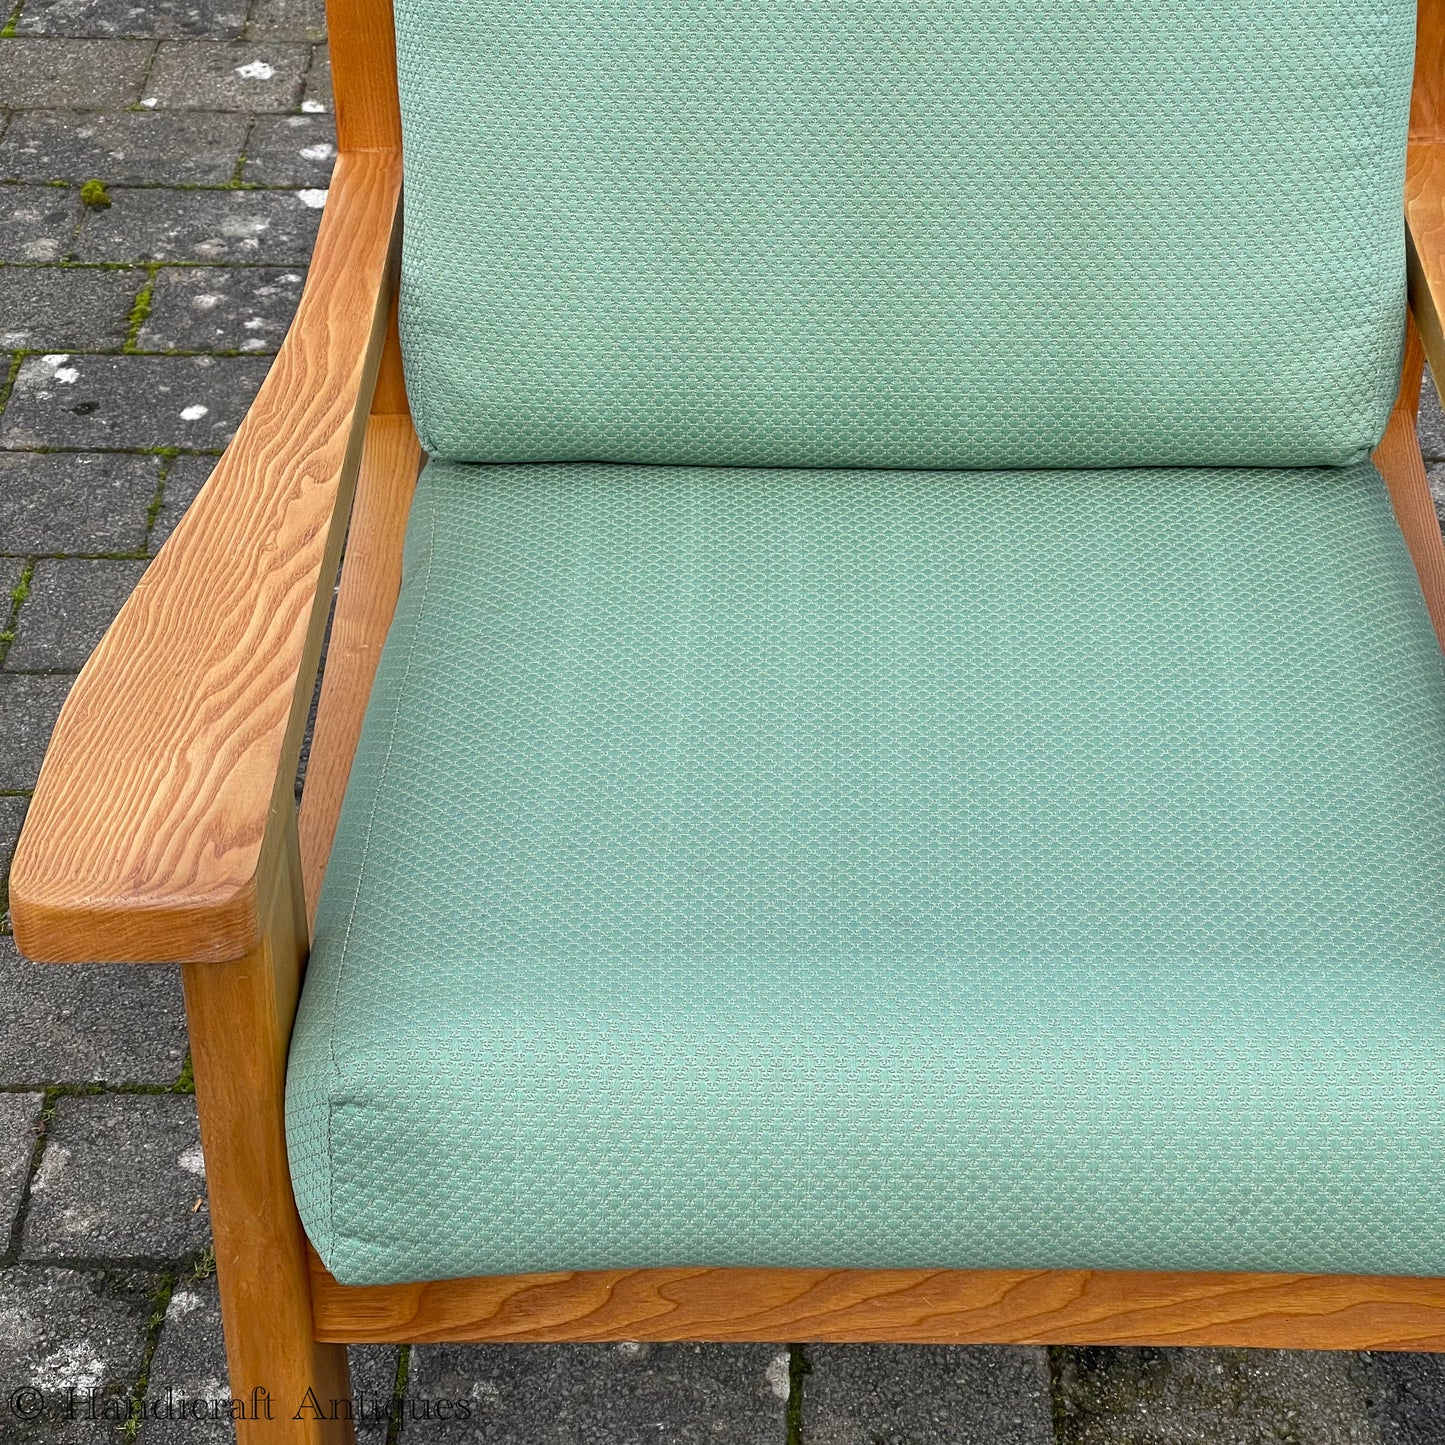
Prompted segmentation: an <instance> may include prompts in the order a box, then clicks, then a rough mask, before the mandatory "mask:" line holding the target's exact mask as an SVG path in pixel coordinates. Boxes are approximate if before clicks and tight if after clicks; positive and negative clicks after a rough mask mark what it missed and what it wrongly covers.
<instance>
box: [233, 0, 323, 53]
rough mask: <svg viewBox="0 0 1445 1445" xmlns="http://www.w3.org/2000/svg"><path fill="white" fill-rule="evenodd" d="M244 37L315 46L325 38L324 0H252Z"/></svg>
mask: <svg viewBox="0 0 1445 1445" xmlns="http://www.w3.org/2000/svg"><path fill="white" fill-rule="evenodd" d="M246 36H247V38H248V39H251V40H304V41H309V42H311V43H312V44H317V43H319V42H320V41H322V40H325V39H326V4H325V0H252V5H251V14H250V16H249V17H248V18H247V21H246Z"/></svg>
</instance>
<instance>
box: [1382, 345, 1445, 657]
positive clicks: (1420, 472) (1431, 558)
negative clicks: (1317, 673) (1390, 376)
mask: <svg viewBox="0 0 1445 1445" xmlns="http://www.w3.org/2000/svg"><path fill="white" fill-rule="evenodd" d="M1424 365H1425V353H1424V351H1423V350H1422V348H1421V345H1420V335H1419V332H1418V331H1416V329H1415V324H1414V322H1413V321H1408V320H1407V334H1406V338H1405V365H1404V369H1403V371H1402V373H1401V377H1400V395H1399V398H1398V399H1397V400H1396V402H1395V409H1394V411H1393V412H1391V414H1390V422H1389V425H1388V426H1387V427H1386V428H1385V435H1384V438H1383V440H1382V441H1381V442H1380V445H1379V446H1378V447H1377V448H1376V449H1375V465H1376V467H1378V468H1379V471H1380V475H1381V476H1382V477H1384V479H1385V485H1386V486H1387V487H1388V488H1389V492H1390V501H1391V503H1392V504H1393V506H1394V508H1395V520H1396V521H1397V522H1398V523H1399V525H1400V532H1401V534H1402V535H1403V536H1404V538H1405V545H1406V546H1407V547H1408V548H1409V549H1410V556H1411V559H1412V560H1413V561H1414V563H1415V571H1416V574H1417V575H1418V576H1419V578H1420V588H1421V590H1422V591H1423V592H1424V594H1425V605H1426V607H1427V608H1429V611H1430V620H1431V622H1432V623H1434V625H1435V636H1436V637H1437V638H1439V640H1440V645H1441V647H1442V648H1445V541H1442V539H1441V536H1440V520H1439V518H1438V517H1437V516H1436V515H1435V502H1434V499H1433V498H1432V497H1431V495H1430V484H1429V481H1428V480H1427V479H1426V476H1425V463H1424V461H1423V460H1422V459H1421V457H1420V439H1419V437H1418V435H1417V434H1416V431H1415V421H1416V410H1417V407H1418V404H1419V397H1420V377H1421V373H1422V372H1423V370H1424Z"/></svg>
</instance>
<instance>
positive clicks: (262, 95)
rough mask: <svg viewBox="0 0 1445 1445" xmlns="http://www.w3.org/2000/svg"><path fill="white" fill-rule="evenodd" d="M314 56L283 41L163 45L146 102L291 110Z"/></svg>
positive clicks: (172, 106)
mask: <svg viewBox="0 0 1445 1445" xmlns="http://www.w3.org/2000/svg"><path fill="white" fill-rule="evenodd" d="M310 58H311V52H310V50H309V48H308V47H307V46H305V45H289V44H287V43H285V42H284V41H279V40H255V41H251V40H247V41H242V42H238V43H235V44H229V43H217V42H214V41H208V40H194V41H187V40H165V41H162V42H161V45H160V48H159V50H157V52H156V61H155V64H154V65H153V66H152V67H151V72H150V76H149V77H148V79H147V80H146V86H145V90H146V93H145V96H144V100H143V103H146V104H149V103H150V102H151V101H154V102H155V104H156V106H157V108H158V109H161V110H242V111H266V110H293V109H295V107H296V103H297V102H298V101H299V100H300V99H301V85H302V80H303V78H304V76H305V74H306V66H307V64H308V62H309V61H310Z"/></svg>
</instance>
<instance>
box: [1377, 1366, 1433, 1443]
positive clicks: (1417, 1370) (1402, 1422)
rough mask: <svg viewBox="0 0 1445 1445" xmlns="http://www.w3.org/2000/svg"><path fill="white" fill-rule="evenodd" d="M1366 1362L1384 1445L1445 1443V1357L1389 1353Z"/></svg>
mask: <svg viewBox="0 0 1445 1445" xmlns="http://www.w3.org/2000/svg"><path fill="white" fill-rule="evenodd" d="M1366 1359H1367V1360H1368V1361H1369V1369H1370V1375H1371V1377H1372V1379H1373V1381H1374V1387H1375V1388H1374V1401H1373V1413H1374V1416H1375V1420H1376V1423H1377V1424H1378V1426H1379V1430H1380V1439H1381V1441H1382V1445H1439V1442H1440V1441H1441V1440H1445V1356H1442V1355H1435V1354H1418V1355H1407V1354H1393V1353H1388V1354H1373V1355H1368V1356H1366Z"/></svg>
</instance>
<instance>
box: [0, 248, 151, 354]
mask: <svg viewBox="0 0 1445 1445" xmlns="http://www.w3.org/2000/svg"><path fill="white" fill-rule="evenodd" d="M145 283H146V273H145V272H144V271H143V270H141V269H140V268H139V267H137V268H136V269H134V270H124V271H114V270H110V269H109V268H106V267H89V266H5V267H3V268H0V350H5V351H39V350H41V349H42V348H44V349H47V350H51V351H58V350H59V349H60V348H62V347H66V346H71V347H76V348H80V347H84V348H85V349H86V350H87V351H119V350H120V348H121V347H122V346H123V345H124V344H125V338H126V330H127V326H128V323H129V318H130V312H131V307H132V306H133V305H134V304H135V298H136V295H137V294H138V293H139V291H140V290H141V288H142V287H143V286H144V285H145Z"/></svg>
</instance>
